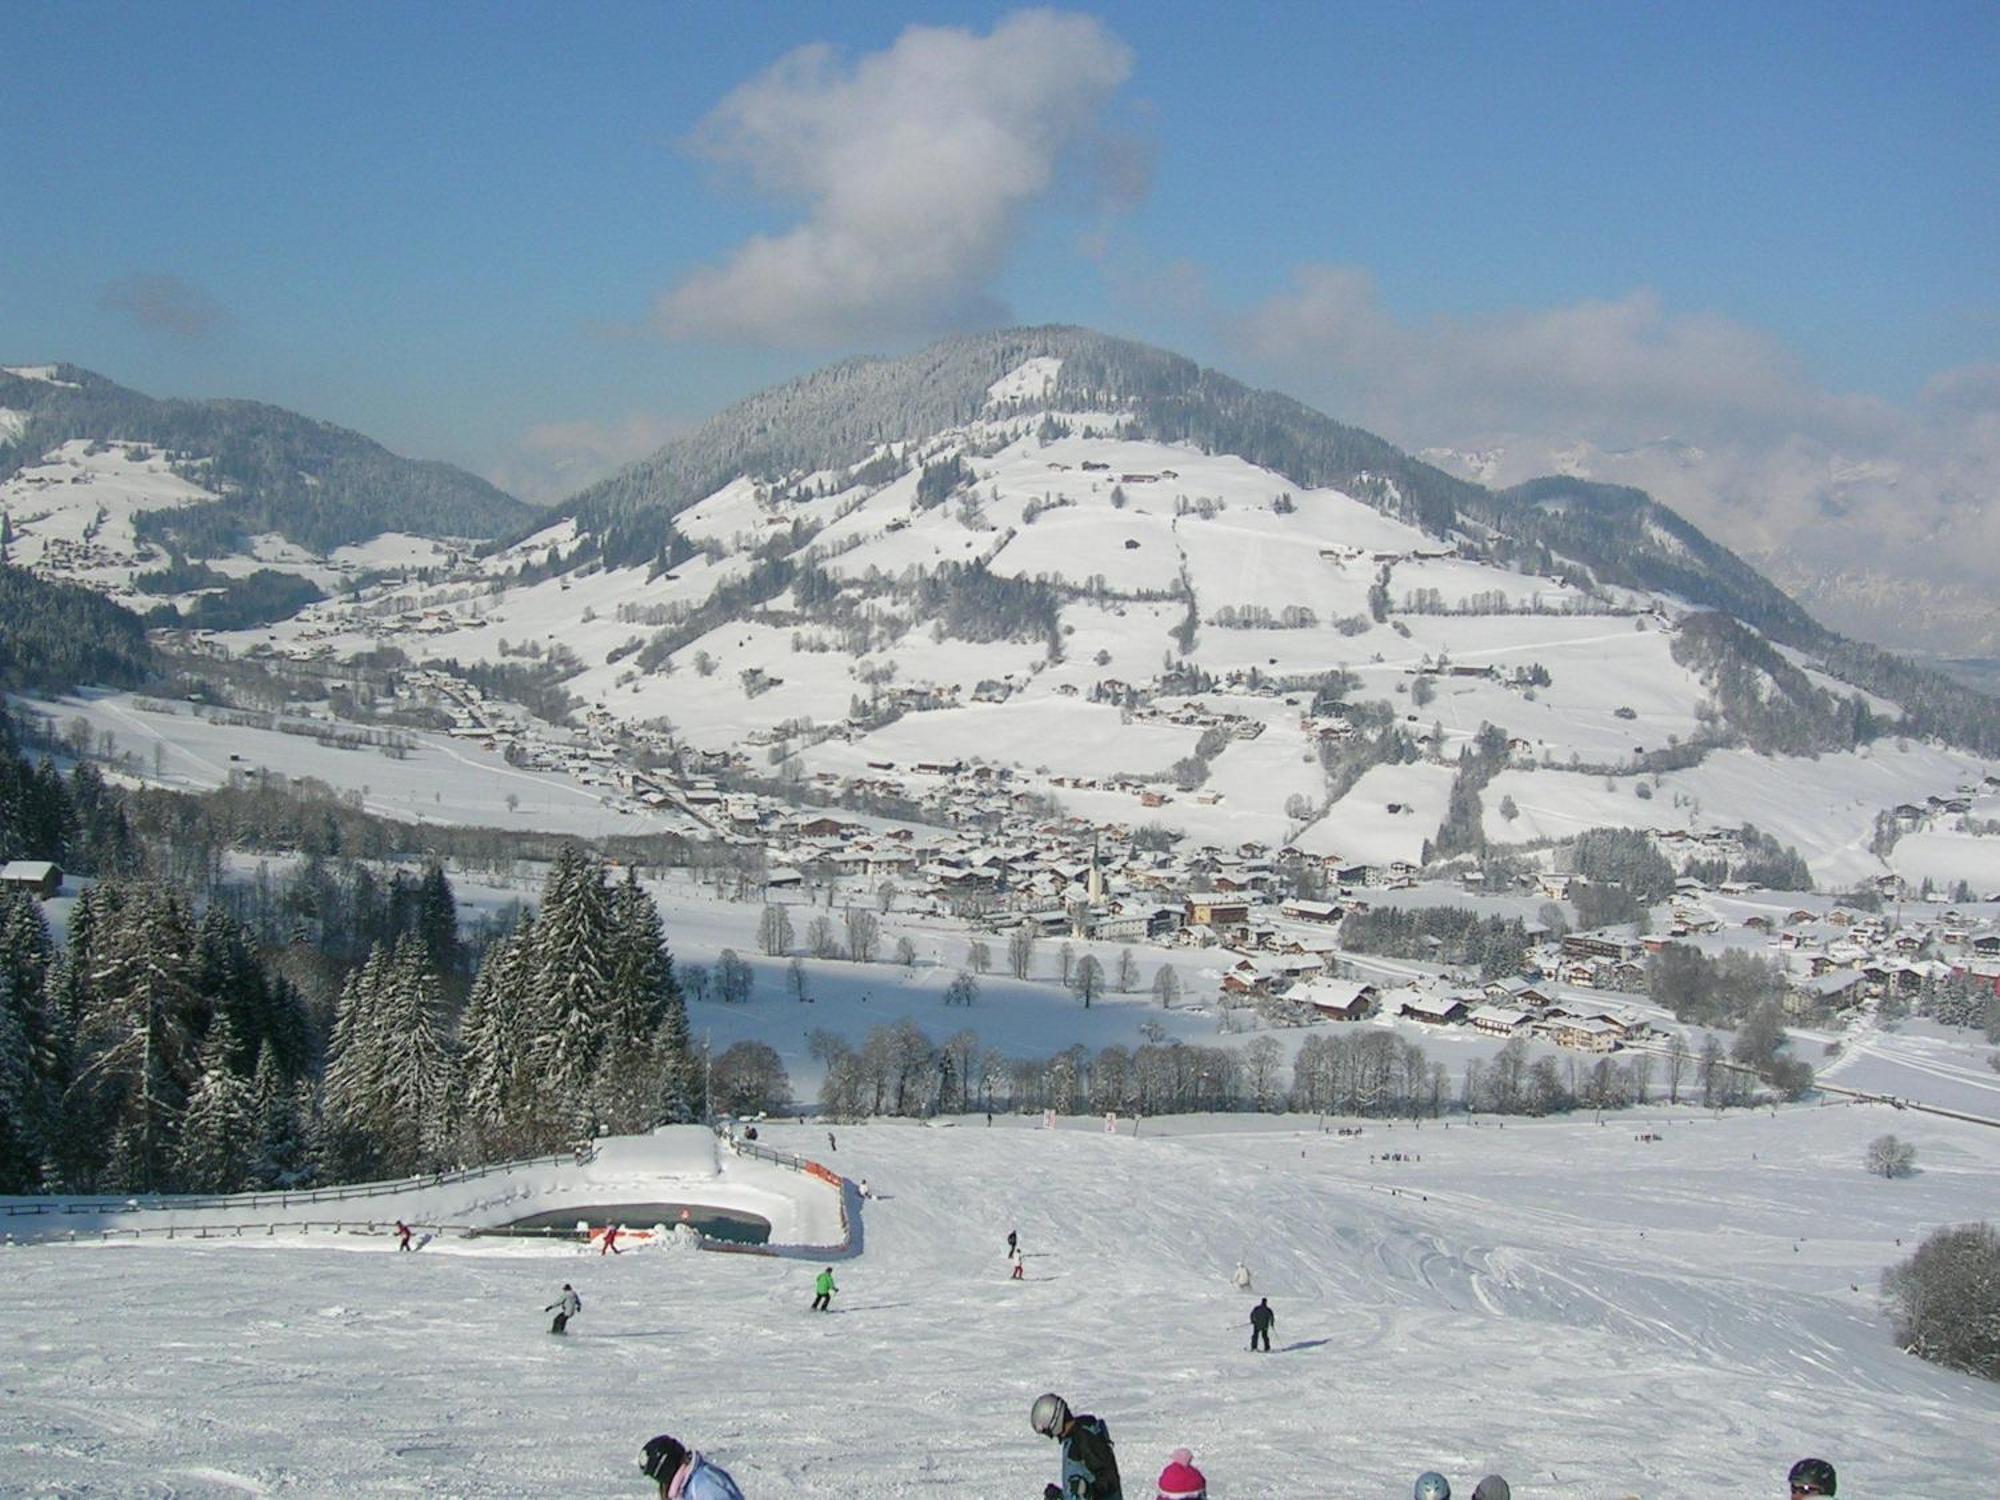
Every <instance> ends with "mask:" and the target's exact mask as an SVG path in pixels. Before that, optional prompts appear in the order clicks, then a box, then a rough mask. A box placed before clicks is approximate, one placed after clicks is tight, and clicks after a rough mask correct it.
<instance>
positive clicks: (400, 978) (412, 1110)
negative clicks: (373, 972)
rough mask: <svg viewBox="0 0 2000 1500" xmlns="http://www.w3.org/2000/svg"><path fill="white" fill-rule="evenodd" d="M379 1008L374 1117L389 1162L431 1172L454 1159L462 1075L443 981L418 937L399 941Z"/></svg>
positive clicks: (398, 1168) (394, 1168) (400, 1168)
mask: <svg viewBox="0 0 2000 1500" xmlns="http://www.w3.org/2000/svg"><path fill="white" fill-rule="evenodd" d="M379 1004H380V1007H381V1012H380V1022H379V1035H380V1037H381V1038H382V1041H383V1047H382V1057H381V1063H380V1068H379V1071H378V1073H377V1083H376V1088H377V1096H376V1099H375V1101H374V1107H373V1109H372V1111H371V1114H372V1115H373V1118H374V1120H375V1128H376V1132H377V1139H378V1140H379V1141H380V1143H381V1148H382V1160H383V1165H384V1167H385V1168H386V1169H387V1170H388V1171H389V1172H391V1173H392V1174H396V1175H401V1174H404V1173H410V1172H420V1171H429V1170H431V1169H432V1168H434V1167H436V1166H437V1165H438V1163H440V1162H442V1161H443V1160H445V1159H446V1153H447V1149H448V1142H449V1141H450V1139H451V1131H452V1124H453V1116H454V1112H455V1108H456V1105H455V1098H454V1095H455V1087H454V1085H455V1082H456V1079H455V1071H456V1070H455V1069H454V1067H453V1060H452V1055H451V1051H450V1049H449V1048H448V1047H447V1046H446V1045H445V1039H444V1035H443V1031H442V1024H441V1017H440V1011H441V1009H442V1007H443V997H442V995H441V994H440V992H439V986H438V977H437V975H436V974H435V973H434V972H433V971H432V969H431V960H430V954H429V952H428V951H427V950H426V948H425V946H424V944H423V941H422V939H420V938H419V937H418V936H417V935H416V934H415V933H411V934H408V935H406V936H404V937H403V938H402V939H400V940H399V941H398V942H397V944H396V948H395V951H394V953H393V954H392V955H391V957H390V962H389V966H388V970H387V974H386V976H385V980H384V984H383V988H382V991H381V994H380V996H379Z"/></svg>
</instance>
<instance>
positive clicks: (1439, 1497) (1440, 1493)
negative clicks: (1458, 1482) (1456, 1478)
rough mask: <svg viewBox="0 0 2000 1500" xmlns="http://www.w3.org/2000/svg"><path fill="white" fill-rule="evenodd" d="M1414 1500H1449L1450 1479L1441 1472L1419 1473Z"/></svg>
mask: <svg viewBox="0 0 2000 1500" xmlns="http://www.w3.org/2000/svg"><path fill="white" fill-rule="evenodd" d="M1416 1500H1451V1481H1450V1480H1448V1479H1446V1478H1445V1477H1444V1475H1442V1474H1437V1473H1430V1474H1419V1475H1418V1476H1417V1491H1416Z"/></svg>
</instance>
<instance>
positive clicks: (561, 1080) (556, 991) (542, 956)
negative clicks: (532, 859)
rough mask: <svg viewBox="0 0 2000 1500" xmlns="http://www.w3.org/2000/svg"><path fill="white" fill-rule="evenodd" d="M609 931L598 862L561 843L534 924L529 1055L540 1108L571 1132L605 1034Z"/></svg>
mask: <svg viewBox="0 0 2000 1500" xmlns="http://www.w3.org/2000/svg"><path fill="white" fill-rule="evenodd" d="M610 938H611V917H610V907H609V900H608V898H607V895H606V892H605V887H604V867H603V865H602V864H600V863H599V862H598V860H597V859H596V857H595V856H593V855H587V854H584V853H583V852H581V851H580V850H578V849H577V847H576V846H575V845H574V844H566V845H564V846H563V850H562V852H561V854H560V855H558V856H557V859H556V865H555V869H554V870H552V871H551V872H550V874H549V879H548V885H547V887H546V889H545V892H544V896H543V900H542V914H541V920H540V922H539V923H537V924H536V928H535V947H536V956H537V959H538V963H539V969H540V972H539V975H538V976H537V985H536V990H537V995H536V1000H537V1002H538V1003H537V1004H536V1007H535V1009H536V1012H537V1016H536V1028H535V1032H536V1034H535V1039H534V1043H533V1045H532V1047H531V1056H532V1058H533V1062H534V1069H535V1077H536V1080H537V1083H538V1086H539V1089H540V1091H541V1093H542V1096H543V1103H544V1110H543V1113H544V1114H545V1115H546V1116H547V1117H548V1119H549V1122H550V1123H551V1124H560V1125H561V1127H562V1128H563V1129H565V1130H568V1131H571V1132H587V1131H589V1129H590V1128H591V1126H592V1124H593V1123H594V1122H593V1120H592V1113H593V1109H592V1105H593V1100H592V1095H591V1085H592V1083H593V1082H594V1081H595V1079H596V1076H597V1069H598V1064H599V1063H600V1062H601V1061H602V1059H603V1057H604V1052H605V1048H606V1046H607V1044H608V1042H609V1041H610V1036H611V1022H612V1013H611V1012H612V1006H611V999H612V997H611V979H610V974H609V972H608V969H607V961H608V958H609V956H610V953H611V947H612V945H611V941H610Z"/></svg>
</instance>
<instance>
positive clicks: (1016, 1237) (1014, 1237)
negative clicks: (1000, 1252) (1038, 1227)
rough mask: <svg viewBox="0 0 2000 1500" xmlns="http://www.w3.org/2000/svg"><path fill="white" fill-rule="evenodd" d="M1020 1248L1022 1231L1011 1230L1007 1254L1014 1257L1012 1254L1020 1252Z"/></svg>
mask: <svg viewBox="0 0 2000 1500" xmlns="http://www.w3.org/2000/svg"><path fill="white" fill-rule="evenodd" d="M1020 1248H1021V1231H1020V1230H1018V1229H1010V1230H1008V1231H1007V1253H1008V1254H1009V1255H1012V1254H1013V1253H1014V1252H1015V1251H1016V1250H1018V1249H1020Z"/></svg>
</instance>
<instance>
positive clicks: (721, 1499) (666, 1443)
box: [639, 1432, 743, 1500]
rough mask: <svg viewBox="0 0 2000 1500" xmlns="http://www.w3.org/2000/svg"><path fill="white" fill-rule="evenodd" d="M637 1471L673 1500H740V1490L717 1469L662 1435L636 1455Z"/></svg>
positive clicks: (697, 1454)
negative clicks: (637, 1457) (637, 1456)
mask: <svg viewBox="0 0 2000 1500" xmlns="http://www.w3.org/2000/svg"><path fill="white" fill-rule="evenodd" d="M639 1472H640V1473H642V1474H644V1475H645V1476H646V1477H647V1478H648V1479H650V1480H652V1481H653V1482H654V1483H655V1484H657V1485H658V1486H659V1487H660V1493H661V1494H662V1495H672V1496H674V1497H675V1500H743V1491H741V1490H739V1489H738V1488H737V1487H736V1481H735V1480H734V1479H731V1478H730V1477H729V1472H728V1471H727V1470H726V1469H721V1468H718V1467H717V1466H716V1465H714V1464H712V1463H710V1462H709V1461H708V1460H707V1459H705V1458H703V1457H702V1456H701V1455H700V1454H699V1453H696V1452H694V1451H693V1450H692V1449H690V1448H688V1447H687V1446H686V1445H685V1444H683V1443H682V1442H681V1441H680V1439H678V1438H673V1437H669V1436H667V1434H666V1433H664V1432H663V1433H661V1434H660V1435H659V1436H658V1437H656V1438H654V1439H653V1440H652V1441H651V1442H649V1443H647V1444H646V1446H645V1448H644V1449H643V1450H641V1452H640V1454H639Z"/></svg>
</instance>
